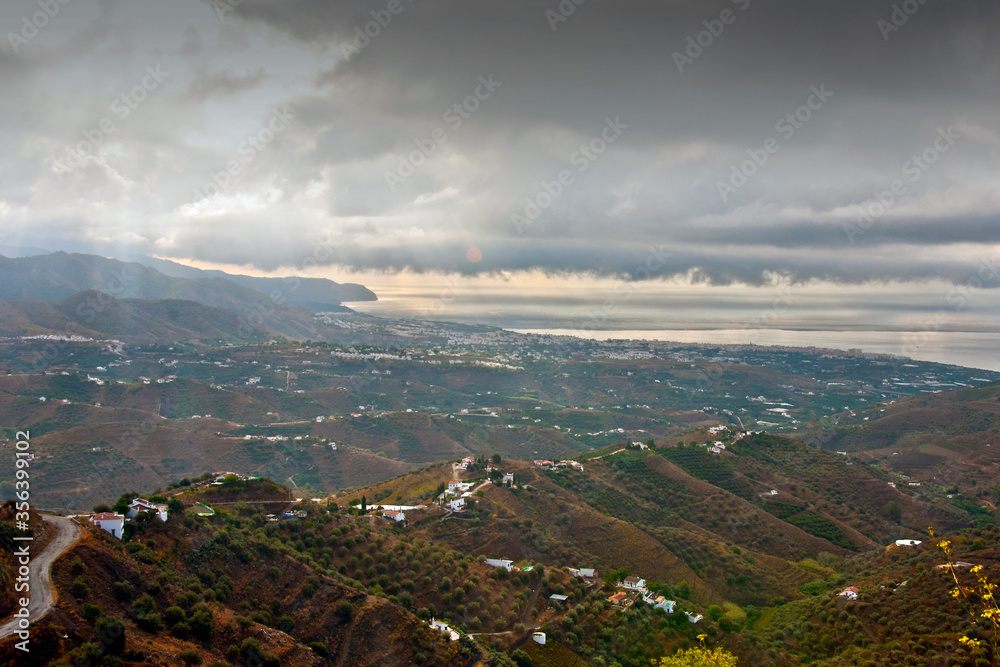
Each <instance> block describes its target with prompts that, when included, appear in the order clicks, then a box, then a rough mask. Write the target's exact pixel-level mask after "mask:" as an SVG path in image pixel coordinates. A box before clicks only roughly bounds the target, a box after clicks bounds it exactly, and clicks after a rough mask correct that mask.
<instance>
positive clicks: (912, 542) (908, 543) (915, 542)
mask: <svg viewBox="0 0 1000 667" xmlns="http://www.w3.org/2000/svg"><path fill="white" fill-rule="evenodd" d="M918 544H920V540H896V546H897V547H915V546H917V545H918Z"/></svg>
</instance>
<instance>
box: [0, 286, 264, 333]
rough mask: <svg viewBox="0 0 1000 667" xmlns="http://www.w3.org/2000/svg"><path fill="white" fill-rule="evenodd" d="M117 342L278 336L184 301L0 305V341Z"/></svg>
mask: <svg viewBox="0 0 1000 667" xmlns="http://www.w3.org/2000/svg"><path fill="white" fill-rule="evenodd" d="M67 332H70V333H74V334H78V335H82V336H89V337H92V338H118V339H120V340H123V341H126V342H132V343H147V342H161V341H162V342H173V341H192V342H193V341H207V340H211V341H214V340H219V339H222V340H226V341H254V340H269V339H272V338H274V337H276V336H277V335H278V334H277V332H275V331H273V330H271V329H268V328H266V327H249V326H247V325H246V324H244V323H243V321H242V320H241V318H240V317H239V316H238V315H237V314H236V313H234V312H233V311H231V310H229V309H226V308H219V307H216V306H206V305H203V304H200V303H197V302H195V301H187V300H183V299H162V300H160V301H149V300H144V299H121V300H120V299H115V298H114V297H109V296H108V295H107V294H104V293H102V292H99V291H97V290H85V291H83V292H79V293H77V294H74V295H73V296H71V297H69V298H68V299H65V300H63V301H60V302H59V303H58V304H55V305H54V306H53V305H49V304H46V303H41V302H39V301H8V302H2V303H0V335H2V336H37V335H43V334H51V335H62V334H66V333H67Z"/></svg>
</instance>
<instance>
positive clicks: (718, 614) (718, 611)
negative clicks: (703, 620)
mask: <svg viewBox="0 0 1000 667" xmlns="http://www.w3.org/2000/svg"><path fill="white" fill-rule="evenodd" d="M705 616H708V617H709V618H710V619H712V620H713V621H716V622H718V620H719V619H720V618H722V607H720V606H719V605H717V604H710V605H708V608H706V609H705Z"/></svg>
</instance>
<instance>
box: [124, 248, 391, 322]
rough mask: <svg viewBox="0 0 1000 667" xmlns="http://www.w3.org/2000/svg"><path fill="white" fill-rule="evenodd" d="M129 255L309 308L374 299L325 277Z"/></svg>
mask: <svg viewBox="0 0 1000 667" xmlns="http://www.w3.org/2000/svg"><path fill="white" fill-rule="evenodd" d="M129 259H131V260H133V261H135V262H138V263H140V264H143V265H145V266H148V267H150V268H153V269H156V270H157V271H159V272H160V273H163V274H165V275H168V276H173V277H175V278H190V279H192V280H198V279H204V278H225V279H226V280H231V281H233V282H234V283H236V284H238V285H243V286H244V287H249V288H250V289H254V290H257V291H258V292H262V293H264V294H271V293H272V292H278V293H280V294H281V295H282V296H283V298H284V299H285V301H286V302H287V303H290V304H292V305H293V306H299V307H301V308H306V309H307V310H312V311H313V312H329V311H336V310H344V308H343V306H342V304H343V303H344V302H349V301H378V297H377V296H376V295H375V293H374V292H372V291H371V290H370V289H368V288H367V287H365V286H364V285H358V284H355V283H337V282H334V281H332V280H327V279H326V278H297V277H287V278H257V277H253V276H242V275H238V274H231V273H225V272H224V271H210V270H204V269H196V268H194V267H192V266H185V265H184V264H178V263H177V262H172V261H170V260H167V259H157V258H155V257H148V256H146V255H137V256H135V257H130V258H129Z"/></svg>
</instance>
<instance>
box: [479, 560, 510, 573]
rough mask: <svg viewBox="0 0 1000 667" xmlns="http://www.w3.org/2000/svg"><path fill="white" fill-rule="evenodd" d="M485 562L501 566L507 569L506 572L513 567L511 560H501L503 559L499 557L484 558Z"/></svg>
mask: <svg viewBox="0 0 1000 667" xmlns="http://www.w3.org/2000/svg"><path fill="white" fill-rule="evenodd" d="M486 564H487V565H492V566H493V567H502V568H503V569H505V570H507V571H508V572H510V571H511V570H512V569H513V568H514V561H512V560H503V559H500V558H487V559H486Z"/></svg>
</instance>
